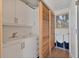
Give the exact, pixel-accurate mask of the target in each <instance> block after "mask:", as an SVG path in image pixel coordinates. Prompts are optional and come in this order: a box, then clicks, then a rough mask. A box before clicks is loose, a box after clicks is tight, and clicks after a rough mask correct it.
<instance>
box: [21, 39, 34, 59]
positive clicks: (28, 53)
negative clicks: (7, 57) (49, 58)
mask: <svg viewBox="0 0 79 59" xmlns="http://www.w3.org/2000/svg"><path fill="white" fill-rule="evenodd" d="M32 42H33V41H32V40H31V39H26V40H25V41H24V42H22V43H23V44H25V47H24V48H23V49H22V51H23V56H22V57H23V58H33V43H32Z"/></svg>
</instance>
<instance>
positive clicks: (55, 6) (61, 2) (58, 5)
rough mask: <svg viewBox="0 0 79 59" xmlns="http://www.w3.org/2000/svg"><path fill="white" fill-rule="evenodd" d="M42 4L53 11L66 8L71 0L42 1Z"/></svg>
mask: <svg viewBox="0 0 79 59" xmlns="http://www.w3.org/2000/svg"><path fill="white" fill-rule="evenodd" d="M44 2H45V3H46V4H47V5H48V6H49V8H51V9H52V10H54V11H58V10H61V9H65V8H68V7H69V5H70V4H71V2H72V0H44Z"/></svg>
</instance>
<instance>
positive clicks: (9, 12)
mask: <svg viewBox="0 0 79 59" xmlns="http://www.w3.org/2000/svg"><path fill="white" fill-rule="evenodd" d="M3 4H4V5H3V6H4V7H3V11H4V14H3V18H4V20H3V23H4V24H14V17H15V0H4V1H3Z"/></svg>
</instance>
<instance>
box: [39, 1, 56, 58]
mask: <svg viewBox="0 0 79 59" xmlns="http://www.w3.org/2000/svg"><path fill="white" fill-rule="evenodd" d="M39 14H40V17H39V26H40V38H39V57H42V58H46V57H48V56H50V55H51V49H52V48H53V47H54V40H55V37H54V34H55V33H54V32H55V31H54V30H55V28H54V21H52V20H54V17H52V16H53V13H52V12H51V10H50V9H49V8H48V7H47V6H46V5H45V4H44V3H43V2H40V6H39ZM52 25H53V26H52ZM53 33H54V34H53ZM52 34H53V35H52Z"/></svg>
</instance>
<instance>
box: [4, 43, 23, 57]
mask: <svg viewBox="0 0 79 59" xmlns="http://www.w3.org/2000/svg"><path fill="white" fill-rule="evenodd" d="M3 57H4V58H20V57H22V51H21V44H20V43H16V44H10V45H8V46H6V47H4V48H3Z"/></svg>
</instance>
